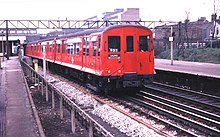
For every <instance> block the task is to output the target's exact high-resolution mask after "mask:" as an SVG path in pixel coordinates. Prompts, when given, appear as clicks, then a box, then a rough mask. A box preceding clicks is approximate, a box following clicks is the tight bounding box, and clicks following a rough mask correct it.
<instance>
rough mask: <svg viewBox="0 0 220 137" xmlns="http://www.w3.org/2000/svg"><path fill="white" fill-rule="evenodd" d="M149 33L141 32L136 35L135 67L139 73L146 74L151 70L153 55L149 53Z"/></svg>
mask: <svg viewBox="0 0 220 137" xmlns="http://www.w3.org/2000/svg"><path fill="white" fill-rule="evenodd" d="M150 44H151V41H150V34H146V33H145V34H142V35H140V36H138V45H137V46H138V56H137V62H138V64H137V69H138V73H139V74H146V73H148V72H149V70H153V68H151V67H153V66H152V62H153V58H152V57H153V55H152V54H151V53H150Z"/></svg>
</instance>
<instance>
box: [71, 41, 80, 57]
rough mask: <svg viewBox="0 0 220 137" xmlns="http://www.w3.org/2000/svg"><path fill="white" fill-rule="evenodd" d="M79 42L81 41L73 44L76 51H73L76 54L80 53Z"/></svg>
mask: <svg viewBox="0 0 220 137" xmlns="http://www.w3.org/2000/svg"><path fill="white" fill-rule="evenodd" d="M79 44H80V43H74V44H73V46H74V48H73V49H74V51H73V52H74V54H75V55H79Z"/></svg>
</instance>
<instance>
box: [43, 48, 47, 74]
mask: <svg viewBox="0 0 220 137" xmlns="http://www.w3.org/2000/svg"><path fill="white" fill-rule="evenodd" d="M43 75H44V78H45V77H46V46H45V45H43Z"/></svg>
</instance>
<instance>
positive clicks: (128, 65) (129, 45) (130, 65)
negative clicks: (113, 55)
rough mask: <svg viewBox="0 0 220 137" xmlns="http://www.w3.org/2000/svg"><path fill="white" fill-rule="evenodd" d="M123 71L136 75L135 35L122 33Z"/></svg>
mask: <svg viewBox="0 0 220 137" xmlns="http://www.w3.org/2000/svg"><path fill="white" fill-rule="evenodd" d="M124 34H125V35H123V41H122V42H123V43H124V44H122V45H125V46H124V47H123V48H124V70H125V71H126V72H128V73H137V57H136V56H137V55H136V54H137V52H136V50H135V41H136V40H135V35H134V34H132V35H131V34H129V33H124Z"/></svg>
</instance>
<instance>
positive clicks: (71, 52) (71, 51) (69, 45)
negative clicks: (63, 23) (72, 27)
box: [67, 44, 73, 54]
mask: <svg viewBox="0 0 220 137" xmlns="http://www.w3.org/2000/svg"><path fill="white" fill-rule="evenodd" d="M67 53H68V54H73V44H68V47H67Z"/></svg>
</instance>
